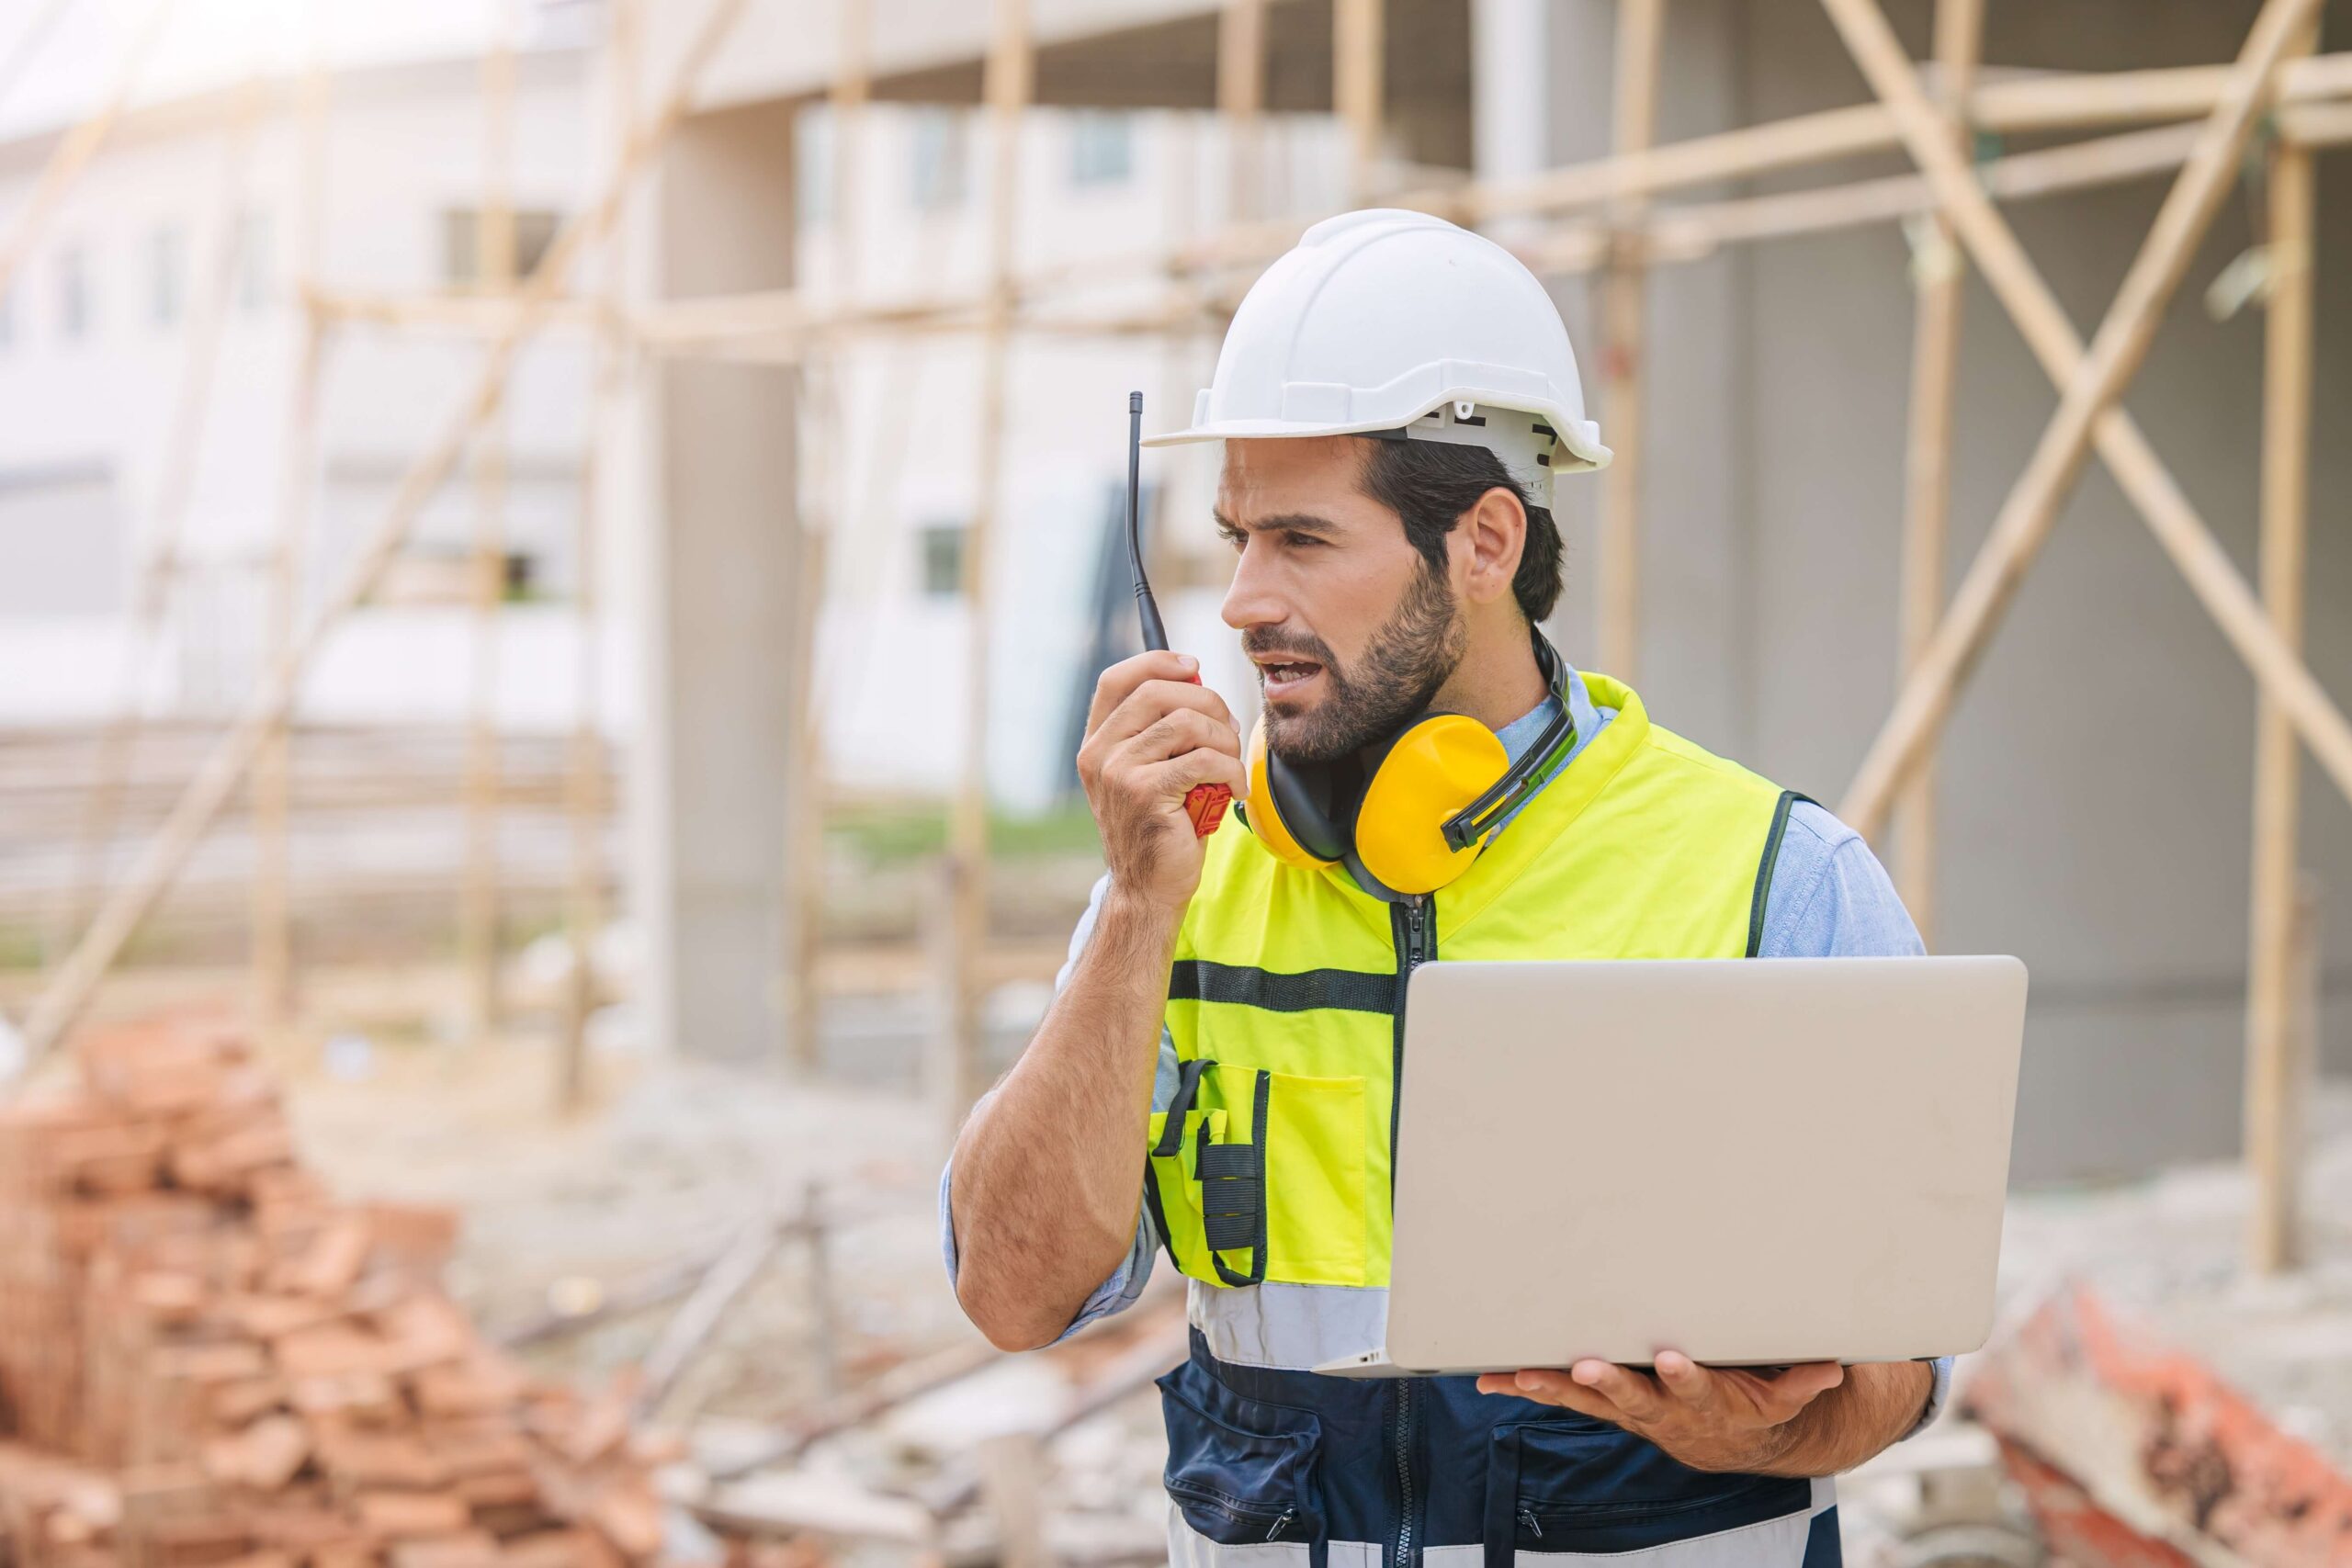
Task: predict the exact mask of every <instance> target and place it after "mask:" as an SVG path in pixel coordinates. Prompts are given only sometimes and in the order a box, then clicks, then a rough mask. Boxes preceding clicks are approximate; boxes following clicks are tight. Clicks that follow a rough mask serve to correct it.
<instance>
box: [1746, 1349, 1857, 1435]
mask: <svg viewBox="0 0 2352 1568" xmlns="http://www.w3.org/2000/svg"><path fill="white" fill-rule="evenodd" d="M1845 1381H1846V1369H1845V1368H1844V1367H1841V1366H1839V1365H1838V1363H1837V1362H1835V1361H1806V1362H1804V1363H1803V1364H1801V1365H1799V1366H1793V1367H1791V1368H1790V1369H1789V1370H1788V1371H1785V1372H1782V1373H1781V1375H1780V1376H1779V1377H1776V1378H1774V1379H1773V1380H1772V1381H1771V1382H1769V1383H1767V1384H1765V1385H1764V1386H1765V1393H1764V1400H1765V1402H1766V1404H1767V1407H1768V1408H1769V1409H1770V1410H1771V1411H1772V1413H1773V1416H1774V1418H1775V1419H1776V1420H1780V1421H1785V1420H1787V1419H1788V1418H1789V1417H1790V1416H1794V1415H1795V1414H1796V1413H1797V1412H1798V1411H1800V1410H1803V1409H1804V1407H1805V1406H1806V1405H1808V1404H1812V1403H1813V1402H1814V1401H1815V1400H1816V1399H1818V1398H1820V1397H1821V1396H1822V1395H1823V1394H1825V1393H1828V1392H1829V1391H1830V1390H1831V1389H1833V1388H1836V1387H1837V1386H1838V1384H1839V1383H1842V1382H1845Z"/></svg>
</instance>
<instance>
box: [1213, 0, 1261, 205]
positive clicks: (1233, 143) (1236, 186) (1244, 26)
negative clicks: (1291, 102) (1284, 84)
mask: <svg viewBox="0 0 2352 1568" xmlns="http://www.w3.org/2000/svg"><path fill="white" fill-rule="evenodd" d="M1265 106H1266V0H1225V4H1224V6H1222V7H1221V8H1220V9H1219V10H1218V11H1217V14H1216V113H1217V122H1218V125H1219V127H1220V129H1221V130H1223V131H1224V133H1225V138H1226V187H1225V189H1226V211H1227V216H1228V217H1229V218H1231V220H1233V221H1235V222H1237V223H1238V222H1243V221H1246V220H1250V219H1255V218H1260V217H1262V216H1264V213H1265V197H1266V192H1265V185H1264V181H1263V180H1262V178H1261V175H1263V173H1264V157H1265V147H1264V142H1265V130H1264V118H1265V116H1264V110H1265Z"/></svg>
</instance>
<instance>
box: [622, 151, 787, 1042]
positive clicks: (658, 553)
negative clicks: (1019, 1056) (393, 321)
mask: <svg viewBox="0 0 2352 1568" xmlns="http://www.w3.org/2000/svg"><path fill="white" fill-rule="evenodd" d="M792 118H793V116H792V110H791V109H790V108H789V107H784V106H779V105H773V104H761V105H754V106H751V107H743V108H739V109H729V110H724V111H720V112H716V113H711V114H706V115H701V116H697V117H695V118H694V119H692V120H690V121H688V122H687V124H686V125H685V126H684V127H683V128H682V129H681V130H680V131H679V133H678V134H677V136H676V137H675V138H674V139H673V141H672V143H671V146H670V149H669V150H668V152H666V153H665V154H664V156H663V159H662V168H661V171H660V177H659V180H658V182H657V184H656V187H655V191H654V194H653V197H652V200H651V201H650V203H649V204H648V208H647V209H646V210H647V217H646V221H647V222H648V223H649V224H650V226H651V231H650V233H648V234H644V235H642V236H641V238H642V240H643V243H642V244H641V246H640V254H642V255H643V256H644V257H645V259H646V260H647V261H648V262H649V264H650V269H651V271H652V273H653V275H654V279H655V282H654V289H655V291H656V292H657V293H658V294H660V295H662V297H665V298H670V299H678V298H685V297H691V296H695V295H706V294H715V293H722V292H732V291H736V290H742V289H752V288H780V287H785V286H787V285H789V284H790V283H791V281H792V272H793V267H792V259H793V189H792ZM796 379H797V377H796V373H795V372H794V371H792V370H790V369H788V368H785V367H768V366H751V365H724V364H716V363H707V362H696V361H691V360H674V361H665V362H656V363H654V364H652V365H650V366H649V367H647V369H646V373H645V376H644V378H643V381H642V383H641V384H642V386H643V387H644V389H645V406H644V407H643V409H642V411H641V423H640V425H639V436H640V439H641V441H642V443H643V448H642V452H641V454H640V456H641V458H642V468H641V470H640V472H639V486H638V491H639V502H640V503H641V504H642V505H643V506H644V507H645V508H646V509H647V511H646V516H647V520H648V526H647V527H646V528H645V530H644V534H643V546H644V547H643V549H642V550H641V551H640V552H639V557H638V559H639V565H640V569H641V576H640V581H639V583H638V584H636V590H637V597H638V604H639V614H638V615H636V616H633V617H632V621H633V624H634V625H635V626H636V627H637V629H638V634H639V637H641V639H642V643H641V647H640V649H639V658H638V660H636V661H635V662H636V664H637V667H638V669H639V671H640V672H641V679H642V681H643V692H642V699H643V700H642V705H641V708H640V713H641V719H640V736H639V744H638V745H637V747H636V748H635V749H634V753H633V756H632V761H631V768H632V782H633V784H634V786H635V791H634V793H635V796H636V798H635V801H634V803H633V805H634V808H633V809H632V811H631V813H630V819H631V832H632V837H633V843H632V846H631V856H630V859H631V872H632V874H633V879H634V882H635V887H634V889H633V895H634V896H633V897H632V900H631V903H632V905H633V908H634V910H635V913H636V916H637V919H638V920H639V923H640V926H641V928H642V930H643V932H644V939H645V973H644V976H643V986H642V991H641V994H642V996H643V998H644V1003H645V1007H646V1011H647V1025H648V1027H649V1029H650V1032H651V1033H652V1039H653V1043H655V1044H656V1045H657V1046H658V1047H660V1048H662V1049H670V1050H677V1051H684V1052H691V1053H694V1054H695V1055H708V1056H723V1057H732V1058H738V1059H757V1058H762V1057H768V1056H772V1055H773V1054H774V1053H775V1049H776V1047H777V1044H778V1043H779V1032H780V1029H781V1022H780V1017H779V1011H778V1007H777V990H776V984H775V981H776V976H777V973H778V967H777V966H778V959H779V954H780V952H781V931H782V920H783V903H782V898H781V896H780V891H781V886H782V881H783V877H782V870H783V863H784V852H785V844H786V822H787V817H786V805H787V801H786V793H785V792H786V786H787V784H788V783H790V782H791V781H792V779H793V775H794V772H795V770H794V768H793V766H792V763H793V757H792V755H791V751H792V747H791V744H790V738H789V735H788V728H789V727H788V726H787V725H786V722H785V716H786V700H787V692H786V670H787V664H788V660H789V655H790V649H791V646H792V639H791V625H792V613H793V605H794V602H795V597H794V593H793V581H794V574H795V570H796V567H797V560H796V555H797V539H798V536H799V525H798V518H797V496H796V491H795V484H796V479H795V462H794V457H795V453H794V434H795V423H794V407H795V403H794V388H795V383H796Z"/></svg>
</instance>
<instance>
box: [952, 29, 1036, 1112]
mask: <svg viewBox="0 0 2352 1568" xmlns="http://www.w3.org/2000/svg"><path fill="white" fill-rule="evenodd" d="M995 3H996V28H995V35H994V38H993V39H992V40H991V41H990V43H989V58H988V66H987V74H986V81H985V84H984V93H983V96H985V97H986V98H987V100H988V113H989V150H990V152H991V154H992V157H991V164H992V174H991V177H990V180H989V317H988V326H987V329H986V331H985V333H984V334H983V336H982V338H981V342H980V432H979V477H978V500H977V504H976V505H975V506H974V507H973V510H972V522H971V525H970V527H969V528H967V530H966V531H965V535H964V561H963V566H964V604H965V616H966V626H965V650H964V727H965V728H964V758H963V771H962V775H961V779H960V782H959V784H958V785H957V788H956V803H955V807H954V810H953V812H952V813H951V815H950V821H949V835H948V842H949V851H948V858H949V866H950V875H951V877H952V879H953V893H954V911H953V913H954V924H953V928H952V929H953V941H952V943H951V946H952V951H953V954H954V956H953V960H952V963H953V965H954V970H955V973H954V976H953V985H952V987H951V990H952V1003H951V1009H950V1017H949V1021H948V1034H949V1043H950V1044H951V1046H952V1050H953V1055H952V1067H951V1071H950V1073H949V1081H948V1082H947V1083H946V1084H945V1085H944V1086H943V1087H944V1092H945V1094H946V1096H947V1106H946V1111H947V1130H948V1132H949V1134H950V1135H952V1134H953V1130H954V1128H955V1127H956V1125H958V1124H960V1123H961V1122H962V1121H963V1119H964V1113H965V1112H966V1111H968V1110H970V1109H971V1106H972V1102H973V1101H974V1100H978V1098H979V1095H980V1056H981V1047H982V1044H983V1041H982V1028H983V1018H982V1009H983V1003H984V1002H985V1001H986V999H987V998H986V995H985V992H984V989H983V987H982V979H981V974H980V961H981V954H982V952H983V950H984V949H985V947H986V945H987V942H988V872H989V865H988V858H989V818H988V736H989V665H990V660H989V638H990V632H991V630H992V612H993V609H994V605H993V603H992V599H993V594H992V592H991V584H990V583H989V566H990V557H991V553H992V552H991V550H990V545H991V543H992V539H993V536H994V534H995V531H996V522H997V515H998V513H999V511H1000V510H1001V507H1002V505H1003V501H1004V498H1003V494H1002V491H1003V489H1004V445H1005V390H1006V389H1005V383H1006V380H1007V378H1008V371H1009V368H1010V367H1009V366H1008V364H1007V361H1008V360H1009V359H1010V358H1011V355H1012V315H1013V307H1014V299H1013V293H1012V279H1013V261H1014V242H1015V240H1016V238H1017V224H1018V221H1019V217H1020V190H1019V186H1018V177H1019V172H1020V159H1021V125H1022V119H1023V113H1024V111H1025V110H1026V109H1027V107H1028V106H1029V101H1030V97H1031V95H1032V93H1033V92H1034V91H1035V72H1036V57H1035V43H1034V42H1033V40H1032V39H1031V37H1030V32H1029V7H1028V3H1027V0H995Z"/></svg>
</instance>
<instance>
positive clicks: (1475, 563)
mask: <svg viewBox="0 0 2352 1568" xmlns="http://www.w3.org/2000/svg"><path fill="white" fill-rule="evenodd" d="M1453 542H1454V548H1455V550H1456V551H1457V552H1459V553H1460V554H1461V555H1462V556H1466V557H1467V558H1468V565H1469V573H1468V576H1467V577H1466V578H1465V579H1464V581H1463V585H1462V592H1464V595H1466V596H1467V597H1468V598H1469V600H1470V602H1471V603H1472V604H1489V603H1491V602H1493V601H1494V600H1497V599H1500V598H1502V597H1504V596H1505V595H1506V594H1508V593H1510V591H1511V579H1512V578H1514V577H1516V576H1517V575H1518V574H1519V558H1520V556H1521V553H1522V552H1523V551H1525V549H1526V548H1527V508H1526V507H1525V506H1523V505H1521V502H1520V499H1519V497H1517V496H1515V495H1513V494H1512V493H1511V492H1510V491H1509V490H1507V489H1505V488H1504V487H1503V486H1501V485H1495V486H1493V487H1492V488H1490V489H1488V490H1487V492H1486V493H1485V494H1484V495H1482V496H1480V497H1479V498H1478V500H1477V502H1476V504H1474V505H1473V506H1472V507H1471V508H1470V510H1469V511H1467V512H1465V513H1463V514H1462V516H1461V519H1460V520H1459V521H1458V522H1456V523H1455V524H1454V525H1453Z"/></svg>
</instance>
